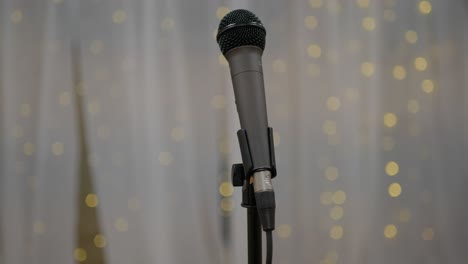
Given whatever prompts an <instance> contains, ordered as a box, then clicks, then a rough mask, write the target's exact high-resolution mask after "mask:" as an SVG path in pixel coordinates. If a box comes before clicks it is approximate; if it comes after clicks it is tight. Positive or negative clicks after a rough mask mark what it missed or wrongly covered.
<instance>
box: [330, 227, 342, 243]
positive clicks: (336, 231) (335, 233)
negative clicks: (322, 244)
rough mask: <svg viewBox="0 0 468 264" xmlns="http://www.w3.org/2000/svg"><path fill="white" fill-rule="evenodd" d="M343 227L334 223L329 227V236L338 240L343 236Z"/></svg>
mask: <svg viewBox="0 0 468 264" xmlns="http://www.w3.org/2000/svg"><path fill="white" fill-rule="evenodd" d="M343 234H344V229H343V227H342V226H340V225H335V226H333V227H332V228H330V237H331V238H332V239H334V240H340V239H341V238H342V237H343Z"/></svg>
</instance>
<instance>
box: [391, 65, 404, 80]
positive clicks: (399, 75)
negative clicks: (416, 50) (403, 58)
mask: <svg viewBox="0 0 468 264" xmlns="http://www.w3.org/2000/svg"><path fill="white" fill-rule="evenodd" d="M393 77H394V78H395V79H397V80H403V79H405V77H406V70H405V68H404V67H403V66H400V65H397V66H395V67H393Z"/></svg>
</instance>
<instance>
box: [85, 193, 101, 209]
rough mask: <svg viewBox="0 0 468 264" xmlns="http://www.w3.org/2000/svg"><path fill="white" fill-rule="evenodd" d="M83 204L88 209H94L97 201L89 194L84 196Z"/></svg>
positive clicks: (96, 198) (92, 194)
mask: <svg viewBox="0 0 468 264" xmlns="http://www.w3.org/2000/svg"><path fill="white" fill-rule="evenodd" d="M85 203H86V205H87V206H88V207H96V206H97V205H98V203H99V199H98V197H97V195H96V194H94V193H90V194H88V195H86V198H85Z"/></svg>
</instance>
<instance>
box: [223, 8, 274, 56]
mask: <svg viewBox="0 0 468 264" xmlns="http://www.w3.org/2000/svg"><path fill="white" fill-rule="evenodd" d="M265 35H266V31H265V28H264V27H263V24H262V22H261V21H260V19H258V17H257V16H256V15H255V14H254V13H252V12H250V11H248V10H244V9H237V10H234V11H231V12H229V13H228V14H227V15H225V16H224V17H223V19H222V20H221V22H220V23H219V27H218V35H217V37H216V40H217V41H218V44H219V47H220V49H221V52H222V53H223V54H226V53H227V52H228V51H230V50H231V49H233V48H237V47H241V46H257V47H259V48H261V49H262V50H264V49H265Z"/></svg>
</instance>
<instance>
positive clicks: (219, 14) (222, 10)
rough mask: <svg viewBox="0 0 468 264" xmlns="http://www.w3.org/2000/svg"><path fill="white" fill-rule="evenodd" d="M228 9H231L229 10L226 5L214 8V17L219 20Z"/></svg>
mask: <svg viewBox="0 0 468 264" xmlns="http://www.w3.org/2000/svg"><path fill="white" fill-rule="evenodd" d="M230 11H231V10H229V8H227V7H226V6H221V7H218V9H216V17H217V18H218V19H220V20H221V19H223V17H224V16H225V15H226V14H227V13H229V12H230Z"/></svg>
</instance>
